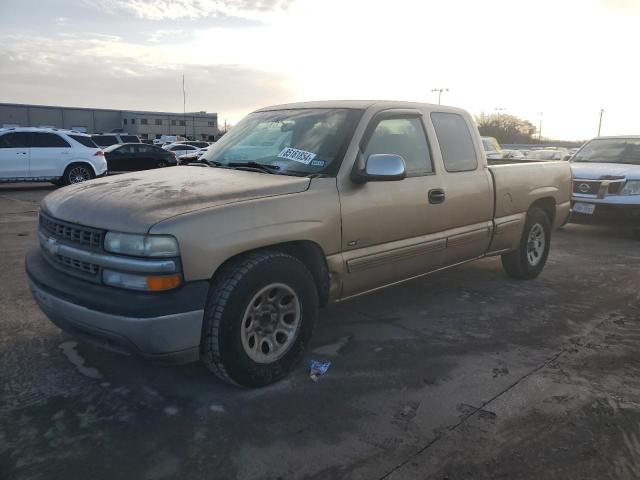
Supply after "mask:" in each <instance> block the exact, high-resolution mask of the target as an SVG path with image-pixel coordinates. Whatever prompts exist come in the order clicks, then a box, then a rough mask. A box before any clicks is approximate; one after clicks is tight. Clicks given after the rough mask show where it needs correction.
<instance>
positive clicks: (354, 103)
mask: <svg viewBox="0 0 640 480" xmlns="http://www.w3.org/2000/svg"><path fill="white" fill-rule="evenodd" d="M370 107H381V108H424V107H430V108H433V109H438V110H440V111H444V112H446V111H450V112H462V111H464V110H462V109H460V108H455V107H447V106H445V105H436V104H433V103H420V102H406V101H396V100H320V101H314V102H298V103H284V104H281V105H272V106H270V107H264V108H260V109H258V110H256V111H257V112H268V111H271V110H293V109H302V108H353V109H358V110H365V109H367V108H370Z"/></svg>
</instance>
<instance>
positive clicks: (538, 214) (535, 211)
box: [502, 207, 551, 280]
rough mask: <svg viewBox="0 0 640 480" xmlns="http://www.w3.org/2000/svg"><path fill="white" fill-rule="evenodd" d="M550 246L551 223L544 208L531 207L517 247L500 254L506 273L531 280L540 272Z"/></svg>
mask: <svg viewBox="0 0 640 480" xmlns="http://www.w3.org/2000/svg"><path fill="white" fill-rule="evenodd" d="M550 247H551V223H550V221H549V217H548V216H547V214H546V213H545V212H544V210H542V209H540V208H537V207H532V208H530V209H529V212H528V213H527V220H526V222H525V225H524V230H523V232H522V238H521V239H520V244H519V245H518V249H517V250H514V251H513V252H509V253H507V254H504V255H502V266H503V268H504V269H505V271H506V272H507V274H508V275H509V276H511V277H513V278H517V279H520V280H531V279H533V278H536V277H537V276H538V275H540V272H542V269H543V268H544V265H545V263H546V262H547V256H548V255H549V248H550Z"/></svg>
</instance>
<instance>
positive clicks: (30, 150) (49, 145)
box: [0, 127, 107, 185]
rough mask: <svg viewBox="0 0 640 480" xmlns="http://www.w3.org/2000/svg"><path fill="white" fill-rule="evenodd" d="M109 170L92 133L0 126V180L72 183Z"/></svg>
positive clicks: (97, 175) (100, 174) (103, 173)
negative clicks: (92, 137) (4, 127)
mask: <svg viewBox="0 0 640 480" xmlns="http://www.w3.org/2000/svg"><path fill="white" fill-rule="evenodd" d="M106 173H107V161H106V160H105V158H104V152H103V151H102V150H100V148H98V146H97V145H96V144H95V143H94V142H93V140H91V137H90V136H89V135H86V134H84V133H78V132H73V131H70V130H57V129H55V128H29V127H26V128H9V129H0V182H53V183H55V184H63V185H69V184H70V183H80V182H84V181H86V180H90V179H92V178H95V177H99V176H102V175H105V174H106Z"/></svg>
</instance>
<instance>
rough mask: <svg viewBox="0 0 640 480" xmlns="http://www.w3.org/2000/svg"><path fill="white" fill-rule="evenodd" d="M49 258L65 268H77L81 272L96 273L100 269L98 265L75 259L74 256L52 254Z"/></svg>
mask: <svg viewBox="0 0 640 480" xmlns="http://www.w3.org/2000/svg"><path fill="white" fill-rule="evenodd" d="M51 258H53V259H54V260H55V261H56V262H58V263H60V264H62V265H64V266H65V267H67V268H72V269H74V270H79V271H81V272H84V273H88V274H89V275H96V274H97V273H98V271H99V270H100V267H99V266H98V265H94V264H93V263H87V262H81V261H80V260H76V259H75V258H69V257H64V256H62V255H52V257H51Z"/></svg>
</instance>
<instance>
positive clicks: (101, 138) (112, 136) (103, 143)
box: [91, 133, 140, 148]
mask: <svg viewBox="0 0 640 480" xmlns="http://www.w3.org/2000/svg"><path fill="white" fill-rule="evenodd" d="M91 139H92V140H93V141H94V142H95V143H96V145H98V146H99V147H101V148H104V147H109V146H111V145H115V144H117V143H140V138H139V137H138V136H137V135H129V134H127V133H96V134H93V135H91Z"/></svg>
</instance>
